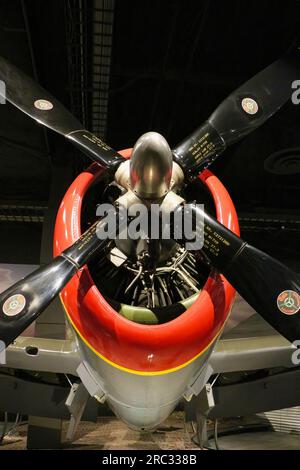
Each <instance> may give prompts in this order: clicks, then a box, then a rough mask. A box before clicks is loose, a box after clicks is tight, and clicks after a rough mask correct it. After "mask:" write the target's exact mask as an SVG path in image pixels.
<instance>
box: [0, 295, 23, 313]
mask: <svg viewBox="0 0 300 470" xmlns="http://www.w3.org/2000/svg"><path fill="white" fill-rule="evenodd" d="M25 306H26V299H25V297H24V295H22V294H15V295H12V296H10V297H8V299H6V301H5V302H4V305H3V307H2V311H3V313H4V314H5V315H7V316H8V317H14V316H15V315H19V313H21V312H22V311H23V310H24V308H25Z"/></svg>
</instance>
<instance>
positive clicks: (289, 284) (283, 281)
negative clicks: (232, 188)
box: [178, 204, 300, 342]
mask: <svg viewBox="0 0 300 470" xmlns="http://www.w3.org/2000/svg"><path fill="white" fill-rule="evenodd" d="M178 210H179V211H182V215H183V214H184V211H183V207H179V208H178ZM185 210H191V212H192V214H193V218H194V221H195V222H196V221H197V220H198V221H199V220H201V218H202V220H203V224H200V225H199V224H198V225H199V226H197V227H196V233H198V236H200V234H201V233H202V234H203V235H204V246H203V248H202V253H204V254H205V255H206V256H207V258H208V259H209V261H210V263H211V265H212V266H213V267H215V268H216V269H217V270H218V271H220V272H221V273H222V274H224V276H225V277H226V279H227V280H228V281H229V282H230V283H231V284H232V286H233V287H234V288H235V289H236V290H237V291H238V292H239V293H240V295H241V296H242V297H243V298H244V299H245V300H246V301H247V302H248V303H249V304H250V305H251V306H252V307H253V308H254V309H255V310H256V311H257V312H258V313H259V314H260V315H261V316H262V317H263V318H264V319H265V320H266V321H267V322H268V323H270V325H272V326H273V327H274V328H275V329H276V330H277V331H278V332H279V333H280V334H281V335H283V336H284V337H285V338H287V339H288V340H289V341H291V342H293V341H294V340H296V339H300V276H299V275H298V274H296V273H295V272H294V271H292V270H291V269H289V268H288V267H287V266H285V265H284V264H282V263H280V262H279V261H277V260H276V259H274V258H272V257H271V256H269V255H267V254H266V253H264V252H263V251H260V250H258V249H257V248H254V247H253V246H251V245H249V244H248V243H246V242H244V241H243V240H242V239H240V238H239V237H237V236H236V235H235V234H234V233H233V232H231V231H230V230H228V229H227V228H226V227H224V226H223V225H222V224H220V223H219V222H218V221H217V220H215V219H214V218H213V217H211V216H210V215H208V214H206V213H205V212H204V211H203V210H202V209H201V208H200V207H198V206H196V205H194V204H188V205H185ZM178 241H180V240H178Z"/></svg>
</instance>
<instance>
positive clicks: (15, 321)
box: [0, 214, 125, 352]
mask: <svg viewBox="0 0 300 470" xmlns="http://www.w3.org/2000/svg"><path fill="white" fill-rule="evenodd" d="M116 220H117V222H120V225H119V228H121V226H122V224H124V223H125V221H122V220H121V217H120V218H118V214H117V219H116ZM108 229H109V227H108V224H107V220H106V219H105V218H104V219H102V220H100V222H96V223H95V224H94V225H93V226H92V227H90V228H89V229H88V230H87V231H86V232H85V233H84V234H83V235H82V236H81V237H80V238H79V239H78V240H77V241H76V242H75V243H74V244H73V245H72V246H71V247H70V248H68V249H67V250H65V251H64V252H63V253H61V255H60V256H57V257H56V258H54V260H53V261H52V262H51V263H50V264H48V265H47V266H44V267H42V268H39V269H38V270H36V271H34V272H33V273H32V274H29V276H27V277H25V278H24V279H22V280H21V281H19V282H17V283H16V284H15V285H13V286H12V287H10V288H8V289H7V290H6V291H4V292H2V293H1V294H0V340H1V341H3V342H4V343H5V346H8V345H9V344H10V343H11V342H12V341H13V340H14V339H15V338H16V337H17V336H19V335H20V333H22V332H23V331H24V330H25V329H26V328H27V327H28V326H29V325H30V324H31V323H32V322H33V321H34V320H36V319H37V317H38V316H39V315H40V314H41V313H42V312H43V311H44V310H45V308H46V307H47V306H48V305H49V304H50V302H51V301H52V300H53V299H54V297H56V296H57V295H58V294H59V292H60V291H61V290H62V289H63V287H64V286H65V285H66V284H67V283H68V281H69V280H70V279H71V278H72V277H73V276H74V274H75V273H76V272H77V271H78V270H79V269H80V268H81V267H82V266H84V265H85V264H86V263H87V262H88V261H90V260H91V258H92V257H94V256H95V255H96V254H97V253H99V251H101V250H103V249H104V248H105V247H106V246H107V244H108V242H109V238H110V234H109V233H108ZM99 230H101V231H102V232H103V231H104V232H105V233H107V238H106V239H99V238H98V236H97V233H98V234H99ZM1 341H0V352H1Z"/></svg>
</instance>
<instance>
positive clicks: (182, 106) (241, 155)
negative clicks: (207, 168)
mask: <svg viewBox="0 0 300 470" xmlns="http://www.w3.org/2000/svg"><path fill="white" fill-rule="evenodd" d="M299 18H300V2H299V1H297V0H285V1H284V2H283V1H272V0H268V1H262V0H259V1H258V0H257V1H256V0H252V1H251V2H246V1H243V2H241V1H240V0H227V1H226V2H225V1H223V2H222V1H220V0H186V1H182V0H164V1H162V0H143V1H140V0H126V1H124V0H115V1H114V0H51V1H49V2H42V1H40V0H24V1H22V0H0V55H3V56H5V57H6V58H7V59H9V60H10V61H11V62H13V63H14V64H15V65H17V66H19V67H20V68H21V69H22V70H24V71H25V72H26V73H28V74H29V75H31V76H33V77H34V78H35V79H37V80H38V81H39V82H40V84H41V85H42V86H44V87H45V88H46V89H48V90H49V91H50V92H51V93H52V94H53V95H54V96H56V97H57V98H58V99H59V100H61V101H62V102H63V103H64V104H65V106H66V107H68V108H69V109H71V110H72V112H73V113H75V114H76V115H77V117H78V118H80V119H81V120H82V121H83V122H84V124H85V125H86V126H87V127H88V128H89V130H91V131H94V132H97V133H98V134H105V135H104V137H105V139H106V140H107V141H108V143H109V144H110V145H112V146H113V147H115V148H117V149H120V148H125V147H130V146H132V145H133V144H134V142H135V140H136V139H137V138H138V137H139V136H140V135H141V134H142V133H144V132H146V131H149V130H156V131H158V132H161V133H162V134H163V135H164V136H165V137H166V138H167V139H168V141H169V143H170V144H171V145H174V144H176V143H178V142H179V141H180V140H181V139H182V138H183V137H185V136H186V135H187V134H188V133H190V132H191V131H192V130H193V129H194V128H196V127H197V126H199V124H200V123H201V122H203V121H204V120H205V119H206V118H207V117H208V116H209V114H210V113H211V112H212V111H213V110H214V108H215V107H216V106H217V105H218V104H219V103H220V101H222V99H223V98H225V97H226V96H227V95H228V94H229V93H230V92H231V91H232V90H234V89H235V88H236V87H237V86H239V85H240V84H242V83H243V82H244V81H246V80H247V79H248V78H250V77H251V76H252V75H254V74H255V73H257V72H258V71H259V70H260V69H262V68H264V67H265V66H267V65H268V64H269V63H271V62H272V61H274V60H276V58H278V57H279V56H280V55H281V54H282V53H284V51H285V50H286V49H287V48H288V47H289V46H290V45H291V44H292V42H293V41H294V40H295V38H296V37H297V36H298V35H299V33H300V25H299ZM299 79H300V77H299ZM299 116H300V107H299V108H298V107H297V106H295V105H292V104H291V103H289V104H287V105H286V106H285V107H284V108H283V109H282V110H281V111H280V112H279V113H278V114H277V115H276V116H274V117H273V118H272V119H270V121H269V122H267V123H266V124H265V125H264V126H262V127H261V128H260V129H259V130H257V131H256V132H255V133H254V134H251V135H249V136H248V137H246V138H245V139H244V140H243V141H242V142H241V143H239V144H238V145H235V146H234V147H232V148H230V149H228V150H227V151H226V152H225V153H224V154H223V155H222V157H221V158H220V159H219V160H218V161H217V162H216V163H215V164H214V165H213V167H212V170H213V171H215V172H216V174H217V175H218V176H220V178H221V179H222V180H223V181H224V183H225V184H226V185H227V187H228V189H229V190H230V192H231V194H232V197H233V199H234V201H235V203H236V204H237V207H238V209H239V211H240V213H241V214H242V215H243V214H244V215H245V214H250V215H251V217H252V218H253V217H254V218H255V216H256V215H257V214H258V215H259V216H262V215H264V216H265V217H266V216H267V215H270V213H271V214H277V215H278V213H279V214H281V213H282V212H284V214H290V217H292V219H293V218H294V219H295V217H297V214H298V216H299V198H300V183H299V174H298V175H289V176H287V177H283V176H282V175H274V174H271V173H269V172H268V171H266V170H265V168H264V161H265V160H266V159H267V158H268V157H269V156H270V155H271V154H273V153H274V152H277V151H279V150H283V149H286V148H298V147H299V148H300V119H299ZM0 118H1V130H0V156H1V158H0V221H1V220H2V221H5V220H6V219H5V214H6V215H7V214H8V215H11V214H12V215H14V214H16V213H17V214H19V215H20V216H23V215H24V217H25V216H26V214H27V215H28V214H29V215H30V216H32V213H33V212H34V214H35V215H38V216H40V217H41V220H42V216H43V214H44V211H45V207H47V206H49V204H50V206H51V207H52V209H53V210H54V211H55V206H56V205H57V204H58V201H59V197H60V195H61V194H63V192H64V190H65V189H66V187H67V186H68V184H69V181H70V179H72V177H74V175H75V174H76V173H78V172H79V171H80V170H81V169H82V168H84V166H86V165H87V164H88V162H87V160H86V159H85V157H83V156H82V155H81V154H80V153H79V152H78V151H76V150H74V149H73V147H72V146H71V145H70V144H69V143H66V142H64V140H63V138H62V137H60V136H57V135H54V133H53V132H51V131H48V130H47V131H46V130H45V129H43V128H42V127H41V126H40V125H38V124H36V123H35V122H33V121H32V120H31V119H30V118H28V117H26V116H25V115H23V114H22V113H21V112H20V111H18V110H16V109H14V108H12V107H11V106H10V105H9V104H7V105H0ZM294 158H295V159H298V161H299V153H298V154H297V151H296V156H295V157H294ZM62 175H63V177H62ZM51 184H52V186H51ZM53 194H54V197H53ZM49 196H51V197H52V201H51V199H50V203H49ZM30 211H31V212H30ZM32 211H33V212H32ZM1 214H2V219H1ZM3 214H4V215H3ZM274 217H275V216H274ZM299 219H300V217H299ZM8 220H9V217H8V218H7V220H6V222H7V221H8ZM6 222H5V223H6ZM252 223H253V222H252ZM254 225H255V223H254ZM3 230H4V229H3ZM4 232H5V230H4ZM5 233H6V232H5ZM7 236H9V235H7ZM1 241H2V240H1ZM0 254H1V253H0ZM0 261H1V260H0Z"/></svg>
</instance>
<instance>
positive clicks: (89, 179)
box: [54, 149, 239, 375]
mask: <svg viewBox="0 0 300 470" xmlns="http://www.w3.org/2000/svg"><path fill="white" fill-rule="evenodd" d="M120 153H121V154H122V155H123V156H125V157H127V158H129V157H130V154H131V149H128V150H124V151H122V152H120ZM103 171H104V170H103V169H102V168H100V167H99V166H98V165H97V164H93V165H91V167H89V168H88V169H87V170H86V171H85V172H83V173H81V174H80V175H79V176H78V177H77V178H76V179H75V181H74V182H73V183H72V185H71V186H70V188H69V189H68V191H67V193H66V195H65V197H64V199H63V201H62V203H61V206H60V208H59V211H58V215H57V220H56V226H55V233H54V256H57V255H59V254H60V253H61V252H62V251H63V250H65V249H66V248H68V247H69V246H70V245H72V244H73V243H74V242H75V241H76V239H77V238H78V237H79V236H80V234H81V207H82V200H83V197H84V195H85V193H86V192H87V190H88V188H89V187H90V185H91V184H92V183H93V182H94V181H95V179H96V178H98V177H99V176H100V175H101V174H102V173H103ZM199 178H200V179H201V180H202V181H203V182H204V183H205V184H206V186H207V188H208V190H209V191H210V193H211V195H212V197H213V199H214V202H215V206H216V212H217V218H218V220H219V221H220V222H221V223H223V224H224V225H225V226H226V227H227V228H229V229H230V230H232V231H233V232H234V233H236V234H237V235H239V224H238V219H237V214H236V211H235V208H234V205H233V202H232V200H231V198H230V196H229V194H228V192H227V191H226V189H225V187H224V186H223V184H222V183H221V182H220V180H219V179H218V178H217V177H216V176H214V175H213V174H212V173H211V172H210V171H208V170H206V171H204V172H203V173H202V174H201V175H200V176H199ZM234 295H235V290H234V289H233V287H232V286H231V285H230V284H229V282H228V281H227V280H226V279H225V278H224V277H223V276H222V275H220V274H219V273H216V272H215V273H211V275H210V277H209V278H208V279H207V282H206V284H205V286H204V287H203V290H202V291H201V292H200V294H199V296H198V298H197V299H196V301H195V302H194V303H193V305H192V306H191V307H190V308H189V309H188V310H187V311H186V312H184V313H183V314H181V315H180V316H179V317H177V318H176V319H174V320H172V321H170V322H168V323H164V324H161V325H141V324H138V323H134V322H132V321H130V320H128V319H126V318H124V317H123V316H121V315H120V314H119V313H118V312H116V311H115V310H114V309H113V308H112V307H111V306H110V305H109V304H108V303H107V302H106V300H105V299H104V298H103V296H102V295H101V293H100V292H99V290H98V289H97V287H96V286H95V284H94V282H93V279H92V277H91V275H90V273H89V269H88V267H87V266H85V267H84V268H83V269H81V270H80V271H79V272H78V273H77V274H76V275H75V276H74V277H73V278H72V279H71V281H70V282H69V283H68V285H67V286H66V287H65V289H64V290H63V291H62V293H61V300H62V302H63V305H64V307H65V310H66V314H67V316H68V318H69V320H70V322H71V323H72V325H73V327H74V328H75V330H76V331H77V333H78V335H79V336H80V337H81V338H82V340H83V341H84V342H85V343H86V344H87V346H88V347H89V348H90V349H91V350H92V351H93V352H94V353H95V354H96V355H98V356H100V357H101V358H102V359H103V360H105V361H106V362H108V363H110V364H111V365H113V366H114V367H117V368H119V369H122V370H126V371H128V372H132V373H134V374H141V375H157V374H160V373H166V372H171V371H174V370H177V369H180V368H182V367H184V366H185V365H187V364H189V363H190V362H191V361H193V360H194V359H195V358H196V357H198V356H200V355H201V354H202V353H203V352H204V351H206V350H207V349H208V348H209V346H210V344H212V343H213V341H214V339H215V338H216V337H217V336H218V334H219V333H220V330H221V329H222V328H223V325H224V323H225V321H226V319H227V317H228V315H229V312H230V307H231V304H232V302H233V299H234Z"/></svg>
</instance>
